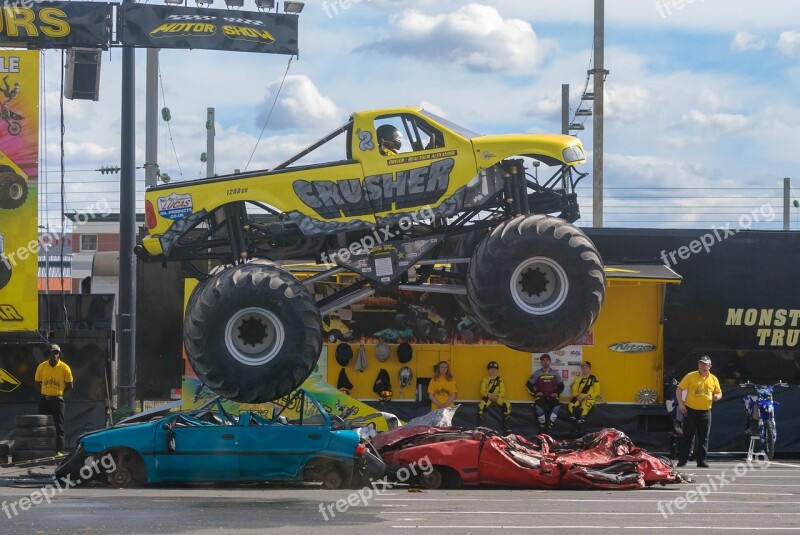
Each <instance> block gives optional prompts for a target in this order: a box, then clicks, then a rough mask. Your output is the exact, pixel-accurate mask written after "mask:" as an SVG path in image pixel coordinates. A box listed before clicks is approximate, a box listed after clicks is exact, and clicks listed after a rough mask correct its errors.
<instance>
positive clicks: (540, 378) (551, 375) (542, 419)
mask: <svg viewBox="0 0 800 535" xmlns="http://www.w3.org/2000/svg"><path fill="white" fill-rule="evenodd" d="M539 362H540V363H541V364H542V367H541V369H538V370H536V371H535V372H533V375H531V376H530V378H529V379H528V382H527V383H525V388H527V389H528V392H529V393H530V395H531V396H533V399H534V400H535V402H534V403H535V404H534V406H535V408H536V418H537V419H538V421H539V433H544V432H545V431H550V430H551V429H552V428H553V425H554V424H555V423H556V418H558V408H559V407H560V406H561V402H560V401H559V400H558V396H559V395H560V394H561V392H563V391H564V380H563V379H562V378H561V374H559V373H558V372H557V371H556V370H553V369H552V368H550V362H551V361H550V355H548V354H546V353H545V354H544V355H542V356H541V357H539ZM548 416H549V418H548Z"/></svg>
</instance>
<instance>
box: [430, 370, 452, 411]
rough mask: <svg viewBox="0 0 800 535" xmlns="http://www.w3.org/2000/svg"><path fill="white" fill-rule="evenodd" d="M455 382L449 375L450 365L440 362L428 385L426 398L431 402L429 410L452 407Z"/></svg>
mask: <svg viewBox="0 0 800 535" xmlns="http://www.w3.org/2000/svg"><path fill="white" fill-rule="evenodd" d="M457 390H458V388H457V386H456V380H455V379H454V378H453V374H451V373H450V364H448V363H447V362H446V361H444V360H443V361H441V362H440V363H439V364H437V365H436V373H435V374H434V375H433V379H432V380H431V382H430V383H429V384H428V397H429V398H430V400H431V410H432V411H435V410H437V409H444V408H447V407H450V406H452V405H453V401H455V399H456V392H457Z"/></svg>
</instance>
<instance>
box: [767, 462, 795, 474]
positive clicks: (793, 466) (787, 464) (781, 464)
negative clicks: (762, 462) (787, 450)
mask: <svg viewBox="0 0 800 535" xmlns="http://www.w3.org/2000/svg"><path fill="white" fill-rule="evenodd" d="M770 464H777V465H778V466H791V467H792V468H800V464H789V463H779V462H776V461H770ZM777 471H778V470H776V472H777ZM780 471H781V472H784V471H787V470H780Z"/></svg>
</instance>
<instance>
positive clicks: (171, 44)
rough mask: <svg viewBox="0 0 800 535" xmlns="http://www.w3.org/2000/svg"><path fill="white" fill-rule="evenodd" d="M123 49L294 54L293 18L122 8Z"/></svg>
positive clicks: (138, 6) (153, 7) (152, 7)
mask: <svg viewBox="0 0 800 535" xmlns="http://www.w3.org/2000/svg"><path fill="white" fill-rule="evenodd" d="M120 11H121V15H120V25H121V27H122V44H123V46H135V47H142V48H187V49H193V48H203V49H209V50H231V51H238V52H262V53H267V54H287V55H292V56H293V55H296V54H297V53H298V49H297V20H298V17H297V15H287V14H277V13H262V12H251V11H229V10H225V9H196V8H189V7H175V6H157V5H152V4H133V3H131V4H123V5H122V6H121V9H120Z"/></svg>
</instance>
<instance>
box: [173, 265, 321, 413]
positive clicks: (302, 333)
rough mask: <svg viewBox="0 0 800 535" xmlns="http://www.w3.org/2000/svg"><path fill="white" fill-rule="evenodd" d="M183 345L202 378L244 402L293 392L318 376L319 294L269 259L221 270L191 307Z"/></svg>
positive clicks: (201, 289) (198, 290)
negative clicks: (316, 301) (312, 373)
mask: <svg viewBox="0 0 800 535" xmlns="http://www.w3.org/2000/svg"><path fill="white" fill-rule="evenodd" d="M183 334H184V345H185V347H186V354H187V356H188V358H189V363H190V364H191V366H192V368H193V369H194V371H195V373H196V374H197V377H198V379H199V380H200V381H201V382H202V383H205V384H206V386H208V387H209V388H211V389H212V390H213V391H214V392H216V393H217V394H219V395H221V396H223V397H225V398H228V399H230V400H233V401H237V402H240V403H263V402H267V401H272V400H274V399H277V398H280V397H282V396H285V395H287V394H289V393H290V392H291V391H292V390H294V389H296V388H297V387H298V386H300V385H301V384H302V383H303V381H305V380H306V378H307V377H308V376H309V375H310V374H311V371H312V370H313V369H314V366H315V365H316V363H317V359H318V358H319V354H320V350H321V348H322V320H321V318H320V315H319V310H318V309H317V306H316V303H315V302H314V298H313V297H312V296H311V294H310V293H309V292H308V290H306V288H305V287H304V286H303V285H302V284H301V283H300V282H299V281H298V280H297V279H296V278H295V277H293V276H292V275H291V274H290V273H288V272H287V271H285V270H283V269H281V268H279V267H278V266H276V265H274V264H271V263H269V262H261V261H258V262H250V263H247V264H242V265H239V266H235V267H232V268H230V269H226V270H224V271H221V272H219V273H217V274H216V275H214V276H213V277H211V278H210V279H208V280H206V281H205V282H204V283H203V284H202V285H200V286H198V287H197V288H196V289H195V291H194V293H192V296H191V297H190V298H189V303H188V305H187V308H186V320H185V321H184V330H183Z"/></svg>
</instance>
